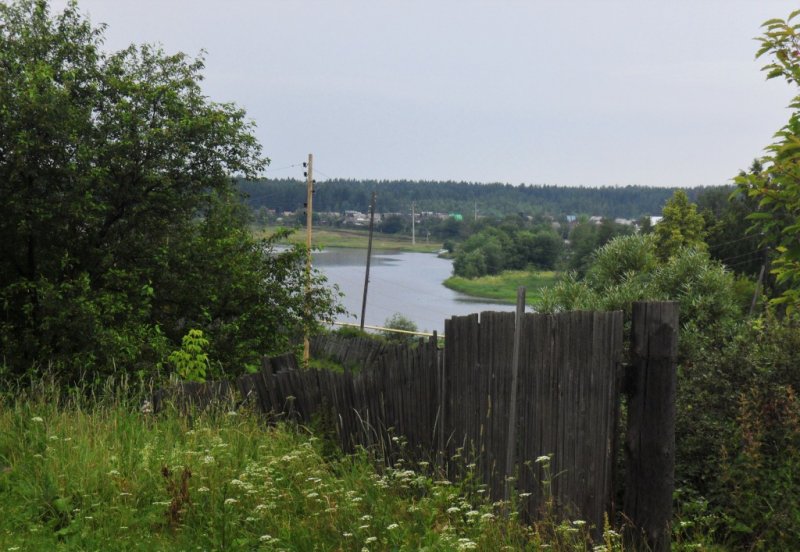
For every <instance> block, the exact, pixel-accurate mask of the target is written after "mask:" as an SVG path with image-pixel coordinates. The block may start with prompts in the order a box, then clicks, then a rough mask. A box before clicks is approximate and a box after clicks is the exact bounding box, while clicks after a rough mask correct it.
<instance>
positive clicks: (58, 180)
mask: <svg viewBox="0 0 800 552" xmlns="http://www.w3.org/2000/svg"><path fill="white" fill-rule="evenodd" d="M0 21H2V24H1V25H0V196H2V197H3V202H2V206H0V308H2V321H0V348H2V351H3V355H4V364H5V367H6V369H10V370H11V371H12V372H14V373H21V372H24V371H26V370H28V369H30V368H31V367H33V366H35V365H37V364H44V363H51V362H54V363H56V364H60V365H62V366H63V367H64V368H65V369H68V370H71V372H70V375H72V376H77V373H78V372H77V371H78V370H79V369H80V370H85V369H92V368H94V369H96V370H100V369H102V368H110V367H111V366H112V365H116V366H118V367H123V368H129V369H137V370H151V369H152V368H153V367H154V366H156V367H157V366H158V365H159V363H160V362H162V361H163V360H164V359H165V358H166V355H167V354H168V353H169V351H170V350H171V349H173V348H176V347H179V346H180V343H181V338H182V337H183V335H184V334H185V333H186V332H187V330H188V329H189V328H194V329H198V330H202V331H203V335H204V336H205V337H207V338H208V339H209V342H210V345H209V351H208V353H209V356H210V357H211V358H214V359H216V360H218V361H220V362H222V363H223V364H225V365H226V366H227V367H228V368H229V369H231V370H241V369H243V367H244V365H245V364H247V363H252V362H254V361H255V358H256V356H257V355H258V354H259V353H261V352H264V353H266V352H268V351H271V350H274V349H277V348H281V347H285V346H286V344H287V343H288V341H289V339H290V336H291V335H293V334H296V333H298V332H299V331H302V329H303V328H306V327H310V326H313V324H314V320H315V319H316V317H315V315H319V316H321V317H323V318H324V317H325V316H328V315H330V314H331V313H332V312H333V311H334V310H335V309H334V307H332V304H331V302H330V300H331V299H332V297H331V294H330V292H327V291H325V290H323V289H320V288H316V289H315V291H314V294H313V295H312V297H311V299H310V301H311V302H310V303H309V302H308V301H309V300H308V299H307V298H306V295H305V294H304V293H303V289H304V285H305V279H304V277H303V271H302V266H303V263H302V259H303V257H302V255H303V252H302V251H301V250H291V251H289V252H287V253H281V254H278V253H275V252H274V250H272V248H271V244H270V243H263V244H262V243H257V242H255V241H254V240H253V239H252V238H251V237H250V235H249V233H248V231H247V226H246V225H247V221H248V218H247V217H248V211H247V210H246V209H244V208H242V207H241V206H240V203H239V198H238V196H237V193H236V191H235V188H234V186H233V181H232V179H231V177H230V175H231V174H232V173H239V174H242V175H250V176H254V175H255V174H257V173H258V171H259V170H260V169H262V168H263V167H264V166H265V164H266V163H267V160H266V159H265V158H264V157H263V156H262V155H261V147H260V145H259V144H258V143H257V141H256V140H255V138H254V137H253V134H252V127H253V124H252V123H251V122H248V121H247V119H246V118H245V113H244V112H243V111H242V110H241V109H239V108H237V107H235V106H234V105H232V104H218V103H214V102H211V101H209V100H208V99H207V98H206V97H205V96H204V95H203V94H202V90H201V88H200V80H201V79H202V74H201V71H202V69H203V60H202V59H190V58H187V57H186V56H185V55H183V54H175V55H167V54H166V53H164V52H163V51H162V50H161V49H159V48H156V47H152V46H147V45H145V46H141V47H136V46H131V47H129V48H127V49H125V50H122V51H120V52H116V53H113V54H110V55H108V54H105V53H103V51H102V50H101V45H102V41H103V33H102V28H93V27H92V26H91V25H90V23H89V22H88V20H87V19H85V18H84V17H83V16H82V15H81V14H80V12H79V11H78V8H77V6H76V4H74V3H71V4H69V5H68V6H67V8H66V9H65V10H64V11H63V12H62V13H59V14H55V15H52V16H51V14H50V12H49V8H48V5H47V2H46V1H45V0H19V1H18V2H14V3H12V4H9V5H6V4H0ZM265 251H266V252H267V254H266V255H265V253H264V252H265ZM312 284H315V285H317V284H319V279H318V278H316V277H315V278H314V279H313V282H312ZM97 373H99V372H97Z"/></svg>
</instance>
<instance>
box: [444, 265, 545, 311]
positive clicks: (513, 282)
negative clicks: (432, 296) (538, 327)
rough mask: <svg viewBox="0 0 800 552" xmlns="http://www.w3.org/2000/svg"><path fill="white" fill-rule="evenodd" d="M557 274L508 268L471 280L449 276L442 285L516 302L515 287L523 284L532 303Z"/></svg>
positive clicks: (480, 295) (470, 293)
mask: <svg viewBox="0 0 800 552" xmlns="http://www.w3.org/2000/svg"><path fill="white" fill-rule="evenodd" d="M558 275H559V274H558V273H557V272H551V271H543V272H536V271H527V270H508V271H506V272H503V273H501V274H498V275H496V276H483V277H481V278H474V279H472V280H470V279H467V278H462V277H460V276H451V277H450V278H448V279H447V280H445V281H444V285H445V286H447V287H449V288H450V289H452V290H455V291H458V292H461V293H465V294H467V295H472V296H473V297H483V298H486V299H495V300H498V301H503V302H508V303H516V301H517V288H518V287H519V286H525V288H527V294H526V302H527V303H528V304H533V303H537V302H538V301H539V298H540V294H539V290H540V289H541V288H543V287H548V286H551V285H553V284H554V283H555V282H556V280H557V278H558Z"/></svg>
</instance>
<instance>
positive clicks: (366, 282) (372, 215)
mask: <svg viewBox="0 0 800 552" xmlns="http://www.w3.org/2000/svg"><path fill="white" fill-rule="evenodd" d="M374 224H375V192H372V201H371V202H370V206H369V241H368V242H367V274H366V276H364V299H363V300H362V301H361V331H362V332H363V331H364V315H365V314H366V313H367V288H368V287H369V262H370V259H371V258H372V230H373V228H374Z"/></svg>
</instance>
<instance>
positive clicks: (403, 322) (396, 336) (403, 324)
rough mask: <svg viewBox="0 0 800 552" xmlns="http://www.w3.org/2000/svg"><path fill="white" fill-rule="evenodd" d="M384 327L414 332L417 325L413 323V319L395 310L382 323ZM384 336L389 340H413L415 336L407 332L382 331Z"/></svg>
mask: <svg viewBox="0 0 800 552" xmlns="http://www.w3.org/2000/svg"><path fill="white" fill-rule="evenodd" d="M383 327H384V328H388V329H390V330H402V331H404V332H416V331H417V325H416V324H415V323H414V321H413V320H411V319H410V318H408V317H407V316H405V315H404V314H402V313H399V312H396V313H394V314H393V315H392V316H390V317H389V318H387V319H386V321H385V322H384V323H383ZM383 335H384V337H386V339H388V340H389V341H395V342H400V343H402V342H408V341H413V340H414V339H415V337H414V336H413V335H409V334H402V333H397V332H389V331H387V332H383Z"/></svg>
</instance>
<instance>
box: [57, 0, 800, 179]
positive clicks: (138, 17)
mask: <svg viewBox="0 0 800 552" xmlns="http://www.w3.org/2000/svg"><path fill="white" fill-rule="evenodd" d="M65 3H66V0H53V1H52V2H51V5H52V9H53V10H58V9H61V8H62V7H63V6H64V5H65ZM79 6H80V8H81V9H82V10H83V11H84V12H86V13H88V14H89V16H90V18H91V20H92V22H93V23H94V24H99V23H105V24H107V26H108V27H107V29H106V31H105V46H106V48H107V49H108V50H109V51H115V50H119V49H122V48H124V47H126V46H127V45H129V44H131V43H137V44H140V43H143V42H148V43H159V44H161V45H162V46H163V48H164V49H165V51H166V52H168V53H173V52H176V51H181V52H185V53H187V54H189V55H192V56H197V55H200V54H201V53H202V52H203V51H204V52H205V53H204V54H202V55H204V57H205V63H206V68H205V71H204V76H205V80H204V84H203V89H204V91H205V93H206V94H207V95H208V97H209V99H210V100H212V101H217V102H233V103H235V104H237V105H238V106H240V107H243V108H244V109H245V110H246V111H247V113H248V116H249V117H250V118H251V119H252V120H253V121H254V122H255V124H256V125H257V127H256V135H257V137H258V138H259V140H260V142H261V144H262V145H263V147H264V152H265V154H266V155H267V156H268V157H269V158H270V159H271V164H270V167H269V168H268V169H267V170H266V171H265V173H264V176H267V177H273V178H279V177H280V178H286V177H297V178H302V176H303V173H302V171H303V169H302V167H299V166H297V165H298V164H300V163H302V162H303V161H304V160H305V159H306V158H307V156H308V154H309V153H313V155H314V167H315V177H316V180H317V181H318V182H322V181H324V180H325V179H326V178H362V179H379V180H390V179H410V180H456V181H469V182H504V183H510V184H515V185H516V184H521V183H526V184H551V185H560V186H624V185H629V184H634V185H644V186H702V185H719V184H726V183H730V181H731V179H732V178H733V177H734V176H735V175H736V174H737V172H738V171H739V170H740V169H743V168H747V167H748V166H749V165H750V163H751V161H752V160H753V159H754V158H755V157H758V156H760V155H762V154H763V150H764V148H765V147H766V146H767V145H768V144H769V143H770V141H771V139H772V135H773V134H774V133H775V132H776V131H777V130H779V129H780V128H781V126H783V125H784V124H785V123H786V122H787V121H788V118H789V114H790V112H789V110H788V109H787V107H786V106H787V105H788V104H789V102H790V100H791V98H792V97H793V95H794V94H795V93H796V90H795V89H793V88H792V87H791V86H790V85H788V84H787V83H785V81H779V80H777V79H775V80H772V81H769V82H767V81H766V80H765V78H764V74H763V73H762V72H761V71H760V67H761V66H762V65H764V64H765V61H764V59H761V60H756V59H755V51H756V49H757V47H758V43H757V42H756V41H755V40H754V39H755V37H757V36H759V35H760V33H761V30H760V25H761V23H763V22H764V21H765V20H767V19H770V18H773V17H782V18H784V17H786V16H788V14H789V13H790V12H791V11H792V10H793V9H796V8H798V7H800V6H798V5H797V3H796V2H793V1H787V0H724V1H717V0H673V1H671V2H664V1H660V0H658V1H657V0H619V1H613V0H593V1H589V0H581V1H578V0H560V1H555V0H554V1H544V0H528V1H525V2H523V1H507V0H506V1H504V0H495V1H491V2H490V1H474V0H426V1H415V0H406V1H389V0H385V1H375V0H370V1H352V0H328V1H310V0H291V1H290V0H263V1H261V0H136V1H135V2H134V1H130V0H79Z"/></svg>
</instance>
